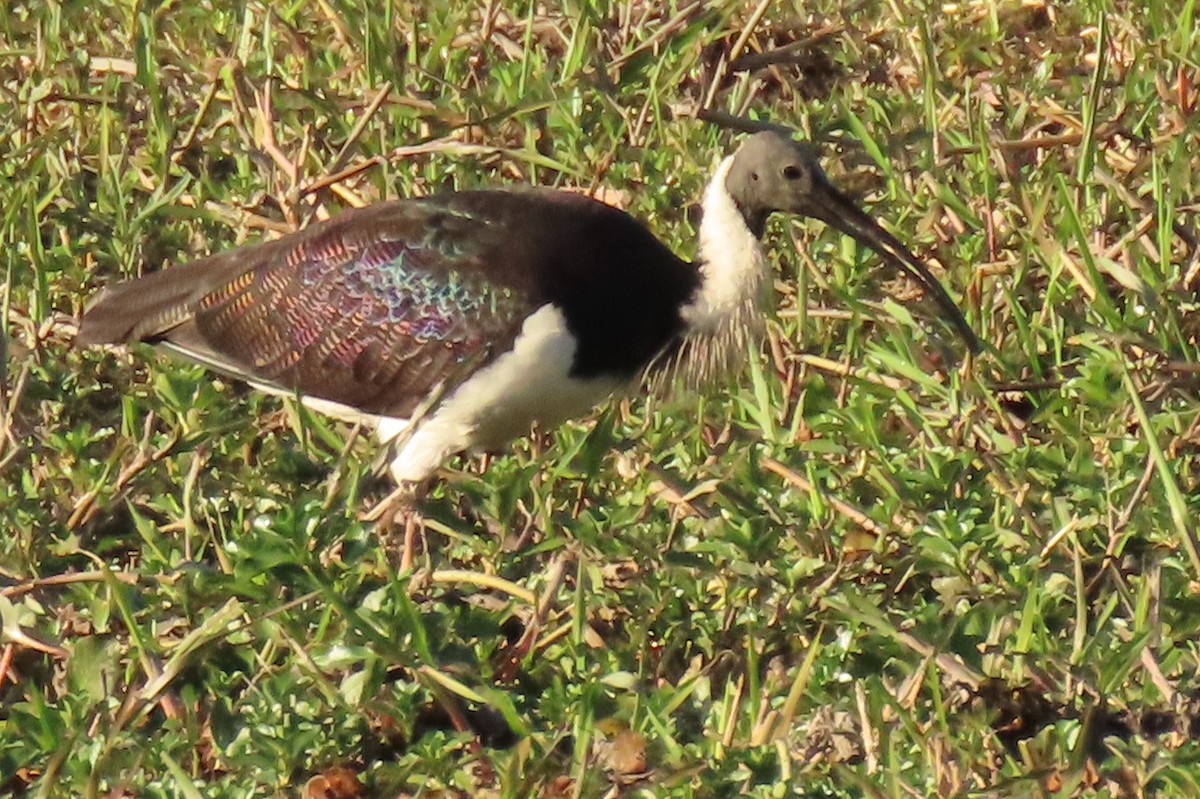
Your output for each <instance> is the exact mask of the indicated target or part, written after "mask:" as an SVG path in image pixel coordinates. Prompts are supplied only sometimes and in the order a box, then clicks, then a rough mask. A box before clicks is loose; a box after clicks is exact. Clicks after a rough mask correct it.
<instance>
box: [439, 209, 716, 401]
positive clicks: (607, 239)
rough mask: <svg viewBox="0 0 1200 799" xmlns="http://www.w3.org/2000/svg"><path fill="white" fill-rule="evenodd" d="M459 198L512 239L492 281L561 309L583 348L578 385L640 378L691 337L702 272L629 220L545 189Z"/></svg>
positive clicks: (577, 358)
mask: <svg viewBox="0 0 1200 799" xmlns="http://www.w3.org/2000/svg"><path fill="white" fill-rule="evenodd" d="M452 197H453V199H452V200H450V204H451V205H455V206H459V207H461V208H462V210H463V211H466V212H468V213H470V214H472V215H473V216H476V217H484V218H488V219H489V220H491V224H494V225H497V226H500V227H502V228H504V229H506V230H507V231H508V232H509V238H508V240H507V241H505V242H504V245H503V249H504V250H505V252H504V253H503V254H500V253H497V254H496V255H497V256H498V257H495V258H494V259H489V260H492V262H493V267H492V269H493V271H492V275H493V279H497V278H498V279H500V280H501V281H502V282H506V283H510V284H511V285H513V286H514V287H519V288H521V289H524V290H525V291H526V292H528V293H529V295H530V297H531V299H533V300H534V301H535V302H537V303H547V302H548V303H552V304H554V305H555V306H557V307H558V308H560V309H561V310H562V312H563V315H564V316H565V318H566V322H567V326H568V328H569V329H570V331H571V333H572V335H574V336H575V338H576V340H577V342H578V344H577V347H578V348H577V350H576V355H575V365H574V368H573V370H572V375H573V376H577V377H596V376H602V375H613V376H618V377H622V378H628V377H633V376H635V375H637V374H638V373H639V372H640V371H641V370H642V369H643V368H645V366H646V365H647V364H648V363H649V362H650V361H651V360H652V359H653V358H654V356H656V355H657V354H658V353H659V352H661V351H662V350H663V349H664V348H665V347H666V346H667V345H669V344H670V343H671V342H672V341H674V340H676V339H677V338H678V336H679V335H680V333H681V332H682V331H683V327H684V323H683V319H682V317H681V316H680V309H681V308H682V307H683V306H684V305H685V304H686V303H688V302H689V301H690V300H691V299H692V298H693V297H694V295H695V292H696V290H697V288H698V286H699V282H700V277H699V273H698V271H697V270H696V269H695V268H694V267H693V266H692V265H691V264H690V263H688V262H686V261H683V260H682V259H680V258H678V257H677V256H676V255H675V254H674V253H673V252H671V250H670V249H669V248H668V247H667V246H666V245H664V244H663V243H662V242H661V241H659V240H658V239H657V238H656V237H655V236H654V234H652V233H651V232H650V231H649V230H648V229H647V228H646V227H645V226H644V225H643V224H642V223H641V222H639V221H638V220H636V219H634V218H633V217H632V216H630V215H629V214H626V213H625V212H624V211H621V210H619V209H616V208H613V207H612V206H609V205H605V204H604V203H600V202H597V201H595V200H592V199H589V198H587V197H583V196H580V195H575V194H570V193H566V192H561V191H553V190H544V189H535V190H529V191H522V192H505V193H504V194H502V195H501V194H498V193H494V192H463V193H460V194H457V195H452ZM442 200H443V202H444V201H446V198H442ZM489 206H490V207H489Z"/></svg>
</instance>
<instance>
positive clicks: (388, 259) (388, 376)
mask: <svg viewBox="0 0 1200 799" xmlns="http://www.w3.org/2000/svg"><path fill="white" fill-rule="evenodd" d="M499 233H500V231H499V230H497V229H496V226H492V225H489V223H488V219H487V217H486V216H485V215H482V214H479V213H468V212H465V211H463V210H455V209H451V208H450V207H448V206H446V205H444V204H439V203H437V202H430V201H399V202H394V203H383V204H380V205H376V206H372V207H370V208H368V209H364V210H363V211H359V212H352V213H347V214H343V215H340V216H339V217H337V218H335V219H334V220H332V221H330V222H326V223H322V224H318V225H315V226H313V227H310V228H308V229H306V230H304V231H301V232H299V233H296V234H293V235H291V236H287V237H284V238H283V239H280V240H278V241H274V242H269V243H265V244H260V245H256V246H252V247H247V248H243V249H241V250H235V251H232V252H228V253H222V254H220V255H217V256H213V257H212V258H208V259H204V260H201V261H197V262H194V263H191V264H187V265H185V266H182V267H175V268H171V269H167V270H163V271H162V272H160V273H156V274H155V275H151V276H149V277H148V278H143V279H142V280H140V281H134V282H132V283H129V284H123V285H121V286H117V287H116V288H115V289H110V290H109V291H108V292H106V294H105V295H103V296H102V297H101V298H100V299H99V300H98V301H97V302H96V303H95V304H94V305H93V306H92V307H91V308H90V309H89V310H88V312H87V313H86V314H85V316H84V319H83V322H82V326H81V331H80V339H81V341H82V343H89V342H96V341H106V340H107V341H129V340H139V339H140V340H148V341H161V342H164V343H167V344H169V345H171V346H173V347H174V348H175V349H178V350H181V351H183V352H184V353H186V354H190V355H192V356H193V357H195V358H197V359H198V360H200V361H202V362H204V363H206V364H209V365H211V366H215V367H217V368H219V369H224V370H225V371H228V372H231V373H233V374H236V375H238V376H240V377H244V378H247V379H250V380H252V381H254V382H255V383H257V384H258V385H260V386H263V387H266V388H269V389H274V390H277V391H280V392H283V393H287V392H298V393H300V394H302V395H307V396H312V397H317V398H320V399H323V400H326V401H329V402H333V403H338V404H340V405H344V406H348V407H350V408H354V409H356V410H357V411H360V412H365V413H368V414H377V415H386V416H401V417H403V416H406V415H408V414H409V413H411V412H412V411H413V410H414V409H415V408H416V407H417V406H418V405H419V404H420V403H421V401H422V400H423V399H424V398H425V397H426V396H427V395H429V394H430V393H431V392H434V391H436V390H438V388H439V387H443V388H444V387H446V386H447V385H451V386H452V385H453V384H455V383H456V382H458V381H460V380H461V379H463V378H464V377H465V376H466V374H468V373H469V372H470V371H473V370H474V369H476V368H478V367H479V366H481V365H483V364H486V363H487V362H488V361H490V360H491V359H492V358H494V357H496V356H497V355H499V354H500V353H502V352H504V351H505V350H507V349H508V348H509V347H511V345H512V342H513V340H514V339H515V337H516V336H517V334H518V333H519V331H520V327H521V324H522V322H523V320H524V318H525V317H526V316H527V315H528V314H529V313H530V312H531V311H532V310H533V309H534V308H535V307H536V304H535V301H534V298H532V297H530V296H529V294H528V292H527V291H524V290H523V287H522V286H520V285H514V284H512V283H508V284H506V283H505V282H504V277H505V275H507V274H509V272H510V271H511V270H497V269H495V268H493V267H494V266H495V264H494V263H493V261H494V260H495V259H496V258H497V256H498V254H500V253H502V251H503V249H504V247H503V241H501V240H499V239H497V236H498V235H499ZM160 276H161V279H160V280H155V279H156V278H160ZM168 279H169V280H170V283H169V284H168V283H167V282H166V281H167V280H168ZM159 283H161V284H162V285H161V286H160V285H159ZM139 301H140V303H141V306H140V307H139ZM116 317H119V320H118V319H117V318H116Z"/></svg>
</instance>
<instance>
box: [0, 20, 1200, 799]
mask: <svg viewBox="0 0 1200 799" xmlns="http://www.w3.org/2000/svg"><path fill="white" fill-rule="evenodd" d="M1167 5H1168V4H1145V5H1141V4H1133V3H1124V2H1118V0H1090V1H1089V2H1079V3H1062V4H1057V5H1055V6H1042V5H1040V4H1038V3H1036V2H1029V3H1017V2H990V3H989V2H969V3H960V4H956V5H953V6H950V5H943V6H936V5H935V6H930V7H928V8H926V9H919V8H916V7H911V6H913V4H892V3H861V4H842V3H834V2H828V1H827V0H817V2H813V3H795V4H788V3H782V2H777V3H762V4H758V5H753V4H738V3H726V4H714V3H703V4H701V3H679V4H674V5H663V6H660V5H659V4H648V3H626V4H618V3H605V2H599V3H595V4H576V3H571V4H567V8H566V9H565V10H547V9H548V4H547V5H543V4H501V3H482V2H481V3H477V4H468V3H448V2H433V3H413V2H408V0H390V1H387V2H380V3H361V4H360V3H354V2H350V1H349V0H332V1H331V2H301V3H294V4H291V5H273V4H262V3H237V4H223V3H163V4H159V5H157V6H153V5H150V4H130V3H116V2H113V0H100V1H99V2H96V3H90V4H84V3H77V2H65V3H45V2H28V3H23V2H17V3H15V4H14V3H10V4H9V5H8V7H7V9H6V10H5V11H0V108H3V109H4V113H2V114H0V141H3V147H2V149H3V151H4V152H5V153H6V157H5V158H4V159H3V160H2V161H0V172H2V178H0V244H2V245H3V246H2V248H0V249H2V251H3V253H4V266H3V269H4V283H3V287H4V288H3V293H2V294H0V312H2V313H3V332H4V338H3V341H4V345H5V347H4V351H3V353H2V354H3V355H4V356H5V357H4V358H3V373H2V375H0V376H2V377H3V378H4V379H3V380H0V383H2V384H3V394H2V395H0V475H2V479H0V530H4V531H5V532H4V534H3V535H0V575H2V576H0V619H2V622H3V637H2V638H0V793H11V794H16V795H26V796H72V797H75V796H84V797H99V796H112V797H116V796H139V797H141V796H172V797H189V799H190V797H201V796H203V797H225V796H229V797H233V796H237V797H245V796H304V797H307V798H309V799H315V798H316V797H322V796H338V797H356V796H363V797H388V798H389V799H390V798H391V797H397V796H422V797H450V796H496V797H523V796H538V797H546V798H547V799H549V798H550V797H567V796H602V795H618V794H624V795H630V796H638V795H642V796H662V797H722V796H731V795H744V796H753V797H783V796H804V797H835V796H870V797H884V796H886V797H905V796H918V797H920V796H938V797H965V796H1006V797H1007V796H1022V797H1023V796H1044V797H1067V796H1078V795H1098V796H1121V797H1140V796H1156V797H1172V796H1180V797H1183V796H1194V795H1197V792H1198V791H1200V742H1198V741H1197V737H1198V731H1200V677H1198V675H1200V652H1198V645H1197V641H1198V640H1200V599H1198V594H1200V591H1198V588H1197V587H1198V586H1200V556H1198V555H1197V545H1196V535H1197V527H1198V525H1197V522H1196V519H1197V518H1200V457H1198V456H1200V381H1198V379H1197V375H1198V374H1200V371H1198V369H1197V366H1196V364H1197V363H1198V362H1200V358H1198V355H1200V353H1198V336H1200V323H1198V320H1200V313H1198V307H1197V306H1198V303H1197V294H1196V291H1197V287H1198V286H1200V261H1197V255H1196V232H1195V227H1194V224H1193V220H1194V218H1195V216H1194V215H1195V210H1196V207H1197V206H1196V202H1197V200H1196V198H1197V196H1200V177H1198V176H1197V171H1196V170H1195V169H1194V165H1195V153H1197V152H1200V136H1198V131H1200V124H1198V121H1197V120H1198V119H1200V117H1198V115H1197V102H1198V100H1197V91H1198V90H1197V85H1196V84H1197V83H1198V82H1200V64H1198V63H1197V59H1196V55H1195V54H1196V53H1197V52H1200V26H1198V25H1197V20H1196V4H1195V3H1194V2H1190V0H1189V1H1187V2H1183V3H1182V4H1181V5H1180V6H1179V7H1178V8H1173V9H1171V10H1169V11H1168V10H1167ZM739 120H742V121H744V120H769V121H771V122H775V123H781V124H786V125H789V126H792V127H794V128H796V129H798V130H800V131H802V132H803V134H804V135H805V136H807V137H808V138H811V139H813V140H814V141H815V142H817V143H818V145H819V146H820V147H822V149H823V150H824V151H825V152H826V153H827V158H826V163H827V165H828V170H829V172H830V174H831V177H832V178H833V179H834V181H835V182H837V183H838V184H840V185H842V186H843V187H845V188H847V189H848V190H849V191H850V192H851V193H853V194H855V195H857V196H860V197H862V198H863V200H864V203H865V204H866V205H867V206H869V207H870V208H871V209H872V210H873V211H874V213H875V214H876V215H877V216H878V217H879V218H880V219H882V220H883V222H884V224H885V225H886V226H887V227H888V228H889V229H891V230H893V231H895V232H896V233H897V234H898V235H899V236H900V238H902V239H903V240H905V241H906V242H908V243H909V244H910V245H911V246H912V247H913V249H914V250H916V251H917V252H919V253H920V254H921V255H922V256H923V257H925V258H927V259H928V260H929V261H931V262H933V263H935V264H937V265H938V268H939V269H940V272H941V274H942V275H943V276H944V280H945V282H946V284H947V285H948V286H950V287H951V288H952V291H953V292H954V293H955V294H956V295H957V296H961V297H962V298H963V304H964V306H965V307H966V308H968V309H969V316H970V317H971V319H972V321H973V323H974V325H975V327H976V329H978V330H979V331H980V332H981V334H982V336H983V337H984V338H985V339H986V340H987V341H988V342H989V343H990V345H991V348H990V349H989V351H988V352H987V353H985V354H984V355H983V356H982V357H980V358H979V359H977V360H976V361H975V362H973V363H970V364H966V365H961V366H956V365H955V360H954V358H955V356H954V352H955V351H957V350H958V349H959V348H958V347H957V345H956V344H955V342H954V341H953V339H952V334H951V332H950V331H949V330H948V329H946V328H943V327H941V326H940V325H939V324H938V323H937V322H936V321H935V320H934V319H933V313H932V311H931V309H930V307H929V306H928V305H926V304H924V303H912V302H907V301H904V298H905V297H907V296H908V293H909V292H910V289H909V287H908V285H907V284H905V283H903V282H902V281H899V280H894V279H893V277H892V276H890V275H887V274H886V273H885V272H884V271H883V270H882V269H880V268H879V261H878V259H877V258H876V257H875V256H873V255H872V254H870V253H869V252H865V251H861V250H858V249H856V248H855V247H854V246H853V245H852V244H851V243H850V242H848V241H847V240H845V239H843V238H841V237H838V236H836V235H834V234H832V233H831V232H829V231H827V230H824V229H819V228H817V227H815V226H813V225H809V224H799V225H796V226H790V227H788V226H784V225H781V224H778V223H777V224H776V225H774V226H773V228H772V230H771V232H770V235H769V244H770V247H771V253H772V256H771V257H772V260H773V262H774V263H776V264H777V265H778V272H777V286H776V288H777V292H776V294H777V295H778V311H777V313H775V314H774V315H773V317H772V323H771V326H770V335H769V341H768V343H767V345H766V346H764V348H763V351H762V354H761V357H759V358H757V359H756V360H755V363H754V364H753V366H752V367H751V368H750V369H748V370H747V371H746V373H745V374H743V375H740V376H739V377H738V379H737V380H736V381H731V382H730V384H729V385H728V386H723V387H720V388H719V389H718V390H715V391H713V392H710V393H709V394H707V395H706V396H704V397H680V398H675V399H672V400H669V401H666V402H651V401H647V400H642V399H631V400H627V401H622V402H619V403H615V404H613V405H612V406H611V407H608V408H605V409H602V410H600V411H598V412H597V413H596V414H595V415H594V416H593V417H592V418H590V419H587V420H583V421H581V422H579V423H575V424H569V425H565V426H563V427H562V428H561V429H558V430H554V431H543V432H542V433H541V434H539V435H537V436H534V437H532V438H530V439H529V440H527V441H523V442H519V443H517V444H516V445H515V446H514V447H513V450H512V452H511V453H510V454H507V455H504V456H502V457H499V458H496V459H495V460H494V461H493V462H492V463H491V465H490V468H488V469H487V470H486V471H484V470H482V468H481V465H480V463H478V462H476V461H470V460H468V461H463V462H461V463H457V464H455V465H454V467H453V468H452V469H451V470H450V471H451V474H450V476H449V477H448V479H447V480H446V481H444V482H443V483H442V484H440V485H439V486H438V487H437V488H436V489H435V490H434V492H433V495H432V496H431V498H430V500H429V503H428V508H427V516H428V531H427V538H426V541H427V545H428V546H427V548H426V549H425V550H424V551H423V552H422V554H421V556H420V557H419V558H418V560H417V562H416V563H415V564H414V565H413V568H412V569H411V570H407V571H403V572H400V571H397V569H396V568H395V567H394V566H393V565H392V563H391V561H390V560H389V552H391V551H392V550H394V547H395V542H388V541H382V542H381V541H380V540H378V539H377V538H376V536H375V535H374V533H373V530H372V528H371V527H370V526H369V525H366V524H364V523H363V522H361V521H359V520H358V513H359V511H361V510H362V509H363V508H364V507H365V506H366V505H367V504H368V503H369V502H370V501H371V500H372V499H374V498H377V496H378V492H379V489H378V487H377V486H375V485H373V484H372V482H371V481H370V480H368V479H366V475H367V474H368V473H369V471H370V467H371V462H372V458H373V456H374V453H373V451H372V449H371V447H370V446H368V445H367V444H366V443H365V442H358V441H356V442H354V443H353V444H352V445H351V446H349V447H347V446H346V445H345V442H346V441H347V437H348V433H349V431H348V430H347V429H345V428H343V427H342V426H340V425H338V424H336V423H333V422H330V421H328V420H324V419H321V418H319V417H314V416H311V415H309V414H307V413H304V412H302V411H300V410H299V409H297V408H296V407H295V406H294V404H293V403H289V402H281V401H279V400H276V399H271V398H266V397H263V396H260V395H258V394H256V393H253V392H249V391H247V390H245V389H244V388H243V387H241V386H239V385H238V384H236V383H234V382H231V381H228V380H225V379H222V378H218V377H214V376H213V375H211V374H210V373H208V372H206V371H204V370H203V369H201V368H199V367H196V366H192V365H189V364H186V363H181V362H178V361H173V360H169V359H167V358H165V357H161V356H159V355H157V354H154V353H153V352H152V351H150V350H148V349H143V348H137V349H135V350H133V351H131V352H123V351H121V352H117V351H88V352H79V351H76V350H74V349H72V348H71V346H70V342H71V339H72V336H73V333H74V324H75V321H74V320H75V318H76V317H77V314H78V312H79V310H80V308H81V307H82V305H83V304H84V302H85V301H86V300H87V299H88V297H90V296H91V295H92V294H94V292H95V291H97V290H98V289H99V288H100V287H101V286H102V285H104V284H106V283H109V282H111V281H114V280H117V279H119V278H122V277H128V276H131V275H134V274H138V273H140V272H141V271H143V270H151V269H157V268H160V267H161V266H163V265H164V264H166V263H169V262H176V261H183V260H187V259H188V258H191V257H195V256H197V255H200V254H203V253H206V252H210V251H216V250H221V249H225V248H228V247H231V246H234V245H236V244H238V243H240V242H242V241H244V240H249V239H255V238H258V237H261V236H263V235H274V234H276V233H278V232H281V231H285V230H289V229H292V228H294V227H295V226H297V225H299V224H302V223H303V222H305V221H306V220H309V219H313V218H319V217H323V216H326V215H328V214H331V213H334V212H336V211H337V210H338V209H340V208H343V207H347V206H351V205H359V204H363V203H367V202H371V201H375V200H378V199H383V198H387V197H394V196H405V195H410V194H419V193H427V192H430V191H434V190H439V189H445V188H462V187H468V186H477V185H495V184H502V183H543V184H552V185H560V186H571V187H579V188H581V189H584V190H589V191H603V192H604V193H605V196H607V197H610V198H611V199H612V200H614V201H621V202H623V203H624V204H625V205H626V206H627V207H628V209H629V210H630V211H631V212H632V213H634V214H636V215H637V216H639V217H641V218H644V219H646V220H648V221H649V222H650V223H651V224H652V226H653V227H654V229H655V230H656V231H657V232H658V233H659V234H660V235H662V236H663V237H664V238H665V239H667V240H668V241H670V242H671V243H672V244H673V245H674V246H675V247H676V248H677V249H678V250H680V251H685V252H690V251H691V247H692V239H693V236H694V229H693V223H694V214H693V213H692V209H693V208H694V207H695V205H694V204H695V201H696V199H697V198H698V197H699V193H700V191H701V188H702V186H703V183H704V180H705V178H706V175H707V173H708V171H709V168H710V166H711V164H712V163H713V160H714V158H715V157H716V156H717V155H719V154H722V153H724V152H726V151H728V149H729V148H730V147H732V146H733V145H734V144H735V142H736V141H737V135H736V133H735V131H734V130H733V128H734V127H736V126H737V124H738V121H739ZM889 297H899V298H900V299H899V300H895V299H889ZM527 632H532V633H535V634H536V636H537V637H536V642H535V645H534V649H533V653H532V654H531V655H530V656H529V657H528V658H526V659H525V660H524V661H523V662H521V663H518V664H513V663H511V662H509V659H507V654H506V653H507V652H509V651H510V649H511V647H512V645H513V644H514V642H515V641H516V640H517V639H518V638H519V637H520V636H522V635H524V634H526V633H527ZM643 772H649V775H648V776H643Z"/></svg>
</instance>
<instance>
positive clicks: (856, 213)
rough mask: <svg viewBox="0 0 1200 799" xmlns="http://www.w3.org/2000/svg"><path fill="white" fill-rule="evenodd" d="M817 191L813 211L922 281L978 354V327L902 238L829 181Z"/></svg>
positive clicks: (948, 318) (979, 349) (919, 281)
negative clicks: (973, 326)
mask: <svg viewBox="0 0 1200 799" xmlns="http://www.w3.org/2000/svg"><path fill="white" fill-rule="evenodd" d="M823 183H824V185H823V186H822V187H821V189H820V190H819V191H817V192H815V196H814V198H813V199H814V201H815V202H814V205H815V206H816V207H814V208H813V209H812V211H811V213H812V215H813V216H815V217H817V218H818V219H820V220H821V221H823V222H825V223H826V224H828V225H831V226H832V227H835V228H837V229H838V230H840V231H841V232H843V233H845V234H846V235H848V236H851V237H853V238H854V240H855V241H857V242H858V243H860V244H864V245H866V246H868V247H870V248H871V249H872V250H875V252H877V253H879V254H880V255H882V256H883V257H884V258H885V259H886V260H887V261H888V262H889V263H891V264H892V266H895V267H897V268H899V269H900V270H901V271H903V272H905V273H907V274H908V275H909V276H911V277H912V278H913V279H914V280H916V281H917V282H918V283H920V284H921V286H922V287H924V289H925V290H926V291H927V292H929V294H931V295H932V296H933V299H934V300H936V301H937V304H938V305H939V306H940V307H941V310H942V313H943V315H944V316H945V319H946V320H947V321H948V322H950V323H951V324H952V325H954V327H955V329H956V330H958V333H959V335H960V336H962V338H963V340H964V341H965V342H966V344H967V346H968V347H969V348H970V350H971V352H972V353H976V354H978V353H979V352H980V351H981V350H982V349H983V345H982V344H981V343H980V341H979V338H978V337H977V336H976V335H975V331H974V330H972V329H971V326H970V325H969V324H967V320H966V318H965V317H964V316H963V315H962V311H960V310H959V308H958V306H957V305H956V304H955V302H954V300H953V299H951V298H950V295H949V294H947V293H946V290H945V289H944V288H942V284H941V283H939V282H938V279H937V278H936V277H934V276H933V273H932V272H930V271H929V267H927V266H925V264H924V263H922V262H921V260H920V259H918V258H917V257H916V256H915V255H913V254H912V253H911V252H909V251H908V248H907V247H905V246H904V245H903V244H901V243H900V240H899V239H897V238H896V237H895V236H893V235H892V234H891V233H888V232H887V231H886V230H884V229H883V228H882V227H880V225H879V223H878V222H876V221H875V220H874V219H872V218H871V217H870V216H868V215H867V214H866V212H864V211H863V210H862V209H860V208H859V207H858V206H857V205H855V204H854V202H853V201H852V200H851V199H850V198H849V197H847V196H846V195H844V194H842V193H841V192H840V191H838V190H837V189H836V188H834V187H833V185H831V184H830V183H828V182H824V181H823Z"/></svg>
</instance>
